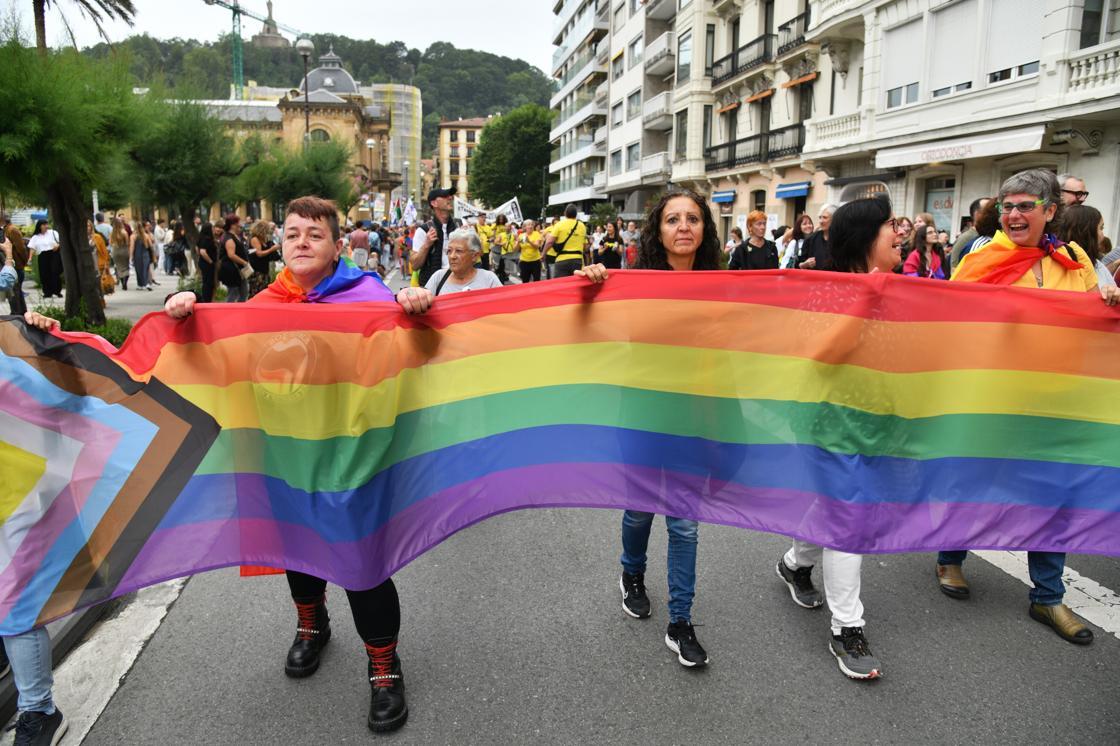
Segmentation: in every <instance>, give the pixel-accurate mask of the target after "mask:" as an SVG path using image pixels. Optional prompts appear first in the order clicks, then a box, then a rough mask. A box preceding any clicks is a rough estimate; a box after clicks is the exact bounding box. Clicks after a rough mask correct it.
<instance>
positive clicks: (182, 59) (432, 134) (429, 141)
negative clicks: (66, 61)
mask: <svg viewBox="0 0 1120 746" xmlns="http://www.w3.org/2000/svg"><path fill="white" fill-rule="evenodd" d="M310 38H311V41H312V42H314V44H315V49H316V56H318V55H319V54H322V53H324V52H326V51H327V50H328V49H329V48H330V47H331V46H332V45H333V46H334V51H335V52H336V53H337V54H338V55H339V56H340V57H342V60H343V65H344V66H345V67H346V69H347V70H348V71H349V72H350V74H351V75H353V76H354V77H355V78H356V79H357V80H359V81H360V82H361V83H363V84H368V83H404V84H409V85H415V86H417V87H419V88H420V90H421V91H422V93H423V99H424V146H423V147H424V150H423V152H424V153H425V155H427V154H428V153H430V152H431V151H432V148H433V147H434V145H435V141H436V128H437V126H438V124H439V120H440V118H443V119H456V118H459V117H475V116H485V115H487V114H492V113H495V112H499V111H502V112H506V111H510V110H512V109H515V108H517V107H519V106H524V105H525V104H538V105H541V106H547V105H548V99H549V96H551V94H552V81H551V79H549V78H548V77H547V76H545V75H544V73H542V72H541V71H540V70H538V69H537V68H535V67H533V66H532V65H530V64H529V63H527V62H524V61H522V60H515V59H511V58H509V57H500V56H498V55H495V54H490V53H489V52H480V51H477V50H473V49H458V48H456V47H453V46H452V45H450V44H448V43H446V42H436V43H435V44H432V45H431V46H430V47H428V49H427V50H426V51H423V52H421V51H420V50H418V49H410V48H408V47H407V46H406V45H405V44H404V43H403V42H399V41H394V42H388V43H385V44H382V43H379V42H376V41H373V40H370V39H351V38H349V37H346V36H336V35H333V34H313V35H312V36H311V37H310ZM114 53H116V54H121V55H123V56H124V58H125V60H126V61H127V64H128V68H129V71H130V72H131V74H132V77H133V78H134V80H135V82H136V84H137V85H139V86H150V85H159V86H160V87H163V88H166V89H167V90H170V91H171V92H173V93H175V94H176V95H179V96H182V97H202V98H227V97H228V96H229V84H230V81H231V80H232V72H231V64H232V63H231V60H232V52H231V49H230V37H229V36H228V35H225V36H223V37H221V38H220V39H219V40H218V41H216V42H205V43H204V42H198V41H194V40H184V39H166V40H165V39H155V38H152V37H150V36H148V35H146V34H145V35H138V36H131V37H129V38H127V39H125V40H124V41H121V42H118V43H116V44H114V45H113V46H112V47H110V46H109V45H108V44H104V43H102V44H98V45H96V46H93V47H89V48H87V49H85V50H83V54H85V55H88V56H90V57H94V58H99V59H100V58H105V57H108V56H110V55H112V54H114ZM244 67H245V79H246V80H254V81H256V82H257V83H258V84H260V85H266V86H297V85H298V84H299V81H300V79H301V78H302V77H303V61H302V60H301V59H300V56H299V55H298V54H297V53H296V51H295V49H291V48H289V49H261V48H258V47H255V46H253V45H252V44H249V43H246V44H245V45H244Z"/></svg>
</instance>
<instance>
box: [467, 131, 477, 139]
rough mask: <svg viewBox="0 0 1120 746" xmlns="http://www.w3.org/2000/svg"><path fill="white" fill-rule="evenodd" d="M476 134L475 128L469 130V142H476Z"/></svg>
mask: <svg viewBox="0 0 1120 746" xmlns="http://www.w3.org/2000/svg"><path fill="white" fill-rule="evenodd" d="M475 134H476V133H475V131H474V130H467V142H474V136H475Z"/></svg>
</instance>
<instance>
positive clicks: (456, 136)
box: [451, 130, 459, 142]
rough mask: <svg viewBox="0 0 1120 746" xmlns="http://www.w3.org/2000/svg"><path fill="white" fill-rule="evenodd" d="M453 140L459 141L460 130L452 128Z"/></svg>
mask: <svg viewBox="0 0 1120 746" xmlns="http://www.w3.org/2000/svg"><path fill="white" fill-rule="evenodd" d="M451 142H459V130H451Z"/></svg>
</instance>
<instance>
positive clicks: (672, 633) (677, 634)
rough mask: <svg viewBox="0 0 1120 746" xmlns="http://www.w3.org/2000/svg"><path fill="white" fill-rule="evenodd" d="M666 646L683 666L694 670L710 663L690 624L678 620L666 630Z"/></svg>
mask: <svg viewBox="0 0 1120 746" xmlns="http://www.w3.org/2000/svg"><path fill="white" fill-rule="evenodd" d="M665 644H666V645H668V646H669V649H670V650H672V651H673V652H674V653H676V654H677V660H679V661H680V662H681V665H682V666H688V667H689V668H693V667H695V666H704V665H707V663H708V654H707V652H705V651H704V648H703V646H701V645H700V641H699V640H697V639H696V632H695V630H693V628H692V624H691V623H690V622H685V621H680V620H678V621H675V622H673V623H672V624H670V625H669V628H668V629H667V630H665Z"/></svg>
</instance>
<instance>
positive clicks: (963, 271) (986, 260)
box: [951, 231, 1081, 285]
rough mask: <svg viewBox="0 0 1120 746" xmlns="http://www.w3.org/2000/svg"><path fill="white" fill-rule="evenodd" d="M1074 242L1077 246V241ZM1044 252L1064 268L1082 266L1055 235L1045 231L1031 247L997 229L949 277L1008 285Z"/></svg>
mask: <svg viewBox="0 0 1120 746" xmlns="http://www.w3.org/2000/svg"><path fill="white" fill-rule="evenodd" d="M1073 245H1074V246H1075V247H1076V244H1073ZM1077 248H1080V247H1077ZM1044 256H1049V257H1050V258H1051V259H1053V260H1054V261H1056V262H1057V263H1058V264H1060V265H1062V266H1063V267H1065V268H1066V269H1067V270H1070V271H1074V270H1079V269H1081V264H1080V262H1078V261H1077V260H1076V259H1072V258H1070V256H1069V254H1067V253H1066V251H1065V244H1064V243H1062V242H1061V241H1059V240H1058V239H1057V238H1055V237H1054V236H1049V235H1044V236H1043V237H1042V247H1041V248H1030V247H1028V246H1019V245H1018V244H1016V243H1014V242H1013V241H1012V240H1011V239H1010V238H1008V237H1007V235H1006V234H1005V233H1004V232H1003V231H996V235H995V236H993V237H992V241H991V243H989V244H987V245H986V246H984V247H983V248H981V249H980V250H979V251H974V252H972V253H971V254H969V255H968V256H966V257H965V258H964V261H962V262H961V264H960V266H959V267H957V271H956V272H954V273H953V277H952V278H951V279H953V280H955V281H957V282H986V283H989V284H991V285H1010V284H1012V283H1014V282H1015V281H1016V280H1018V279H1019V278H1020V277H1022V276H1023V274H1024V273H1026V271H1027V270H1029V269H1030V268H1031V266H1032V265H1033V264H1034V263H1035V262H1037V261H1038V260H1039V259H1041V258H1042V257H1044Z"/></svg>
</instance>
